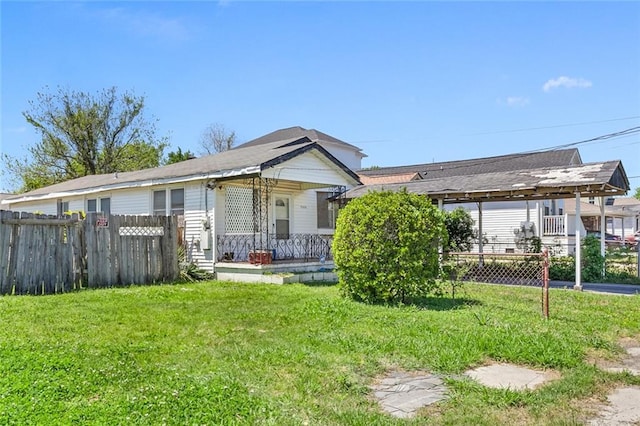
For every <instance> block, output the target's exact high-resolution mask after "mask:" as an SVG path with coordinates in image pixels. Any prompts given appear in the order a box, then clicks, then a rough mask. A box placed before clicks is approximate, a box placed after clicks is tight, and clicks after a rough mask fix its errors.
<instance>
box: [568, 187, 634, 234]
mask: <svg viewBox="0 0 640 426" xmlns="http://www.w3.org/2000/svg"><path fill="white" fill-rule="evenodd" d="M603 201H604V209H601V206H602V204H601V203H602V202H603ZM565 211H566V213H567V214H569V215H575V212H576V203H575V200H566V201H565ZM602 213H604V218H605V232H607V233H610V234H614V235H617V236H619V237H621V239H622V240H624V239H625V237H627V236H629V235H633V233H635V232H637V231H638V230H640V200H638V199H637V198H634V197H607V198H604V199H603V198H601V197H591V198H588V199H587V200H586V201H583V202H581V203H580V217H581V218H582V222H583V223H584V226H585V228H586V230H587V231H594V232H599V231H600V224H601V223H600V221H601V217H602Z"/></svg>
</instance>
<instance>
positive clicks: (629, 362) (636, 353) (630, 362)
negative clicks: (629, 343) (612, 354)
mask: <svg viewBox="0 0 640 426" xmlns="http://www.w3.org/2000/svg"><path fill="white" fill-rule="evenodd" d="M626 351H627V354H628V355H629V356H628V357H627V358H625V359H623V360H622V361H621V363H620V364H617V365H615V366H611V367H605V370H606V371H608V372H610V373H623V372H627V373H629V374H633V375H634V376H640V347H631V348H627V349H626Z"/></svg>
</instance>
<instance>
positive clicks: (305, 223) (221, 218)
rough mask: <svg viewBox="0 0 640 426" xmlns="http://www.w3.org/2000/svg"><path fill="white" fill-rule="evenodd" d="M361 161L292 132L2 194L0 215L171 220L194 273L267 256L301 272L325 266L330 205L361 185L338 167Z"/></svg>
mask: <svg viewBox="0 0 640 426" xmlns="http://www.w3.org/2000/svg"><path fill="white" fill-rule="evenodd" d="M363 156H364V154H363V153H362V152H361V150H360V149H359V148H357V147H354V146H353V145H350V144H347V143H345V142H342V141H340V140H338V139H336V138H333V137H330V136H328V135H325V134H323V133H321V132H317V131H315V130H306V129H303V128H301V127H294V128H289V129H282V130H279V131H276V132H273V133H270V134H269V135H266V136H263V137H262V138H258V139H256V140H254V141H250V142H247V143H246V144H243V145H241V146H238V147H237V148H234V149H232V150H229V151H226V152H222V153H219V154H216V155H210V156H206V157H201V158H195V159H191V160H187V161H183V162H180V163H175V164H171V165H167V166H163V167H157V168H153V169H145V170H140V171H134V172H124V173H115V174H108V175H95V176H85V177H81V178H78V179H74V180H70V181H67V182H62V183H59V184H55V185H51V186H48V187H44V188H40V189H37V190H34V191H31V192H27V193H23V194H19V195H14V196H9V197H7V198H5V199H4V200H2V201H1V204H0V208H2V209H4V210H14V211H26V212H41V213H44V214H62V213H63V212H66V211H84V212H92V211H98V212H104V213H106V214H109V213H110V214H127V215H169V214H177V215H179V216H182V217H183V218H184V221H183V226H182V236H181V237H182V238H183V240H184V244H185V247H186V248H187V252H188V256H189V259H190V260H192V261H193V262H195V263H197V264H198V265H199V266H200V267H201V268H203V269H206V270H209V271H216V265H221V264H226V265H227V266H228V264H229V263H241V262H246V261H248V260H252V261H254V263H270V262H271V261H273V260H274V256H275V260H285V259H287V260H288V261H291V262H300V261H302V262H303V263H306V264H307V266H308V264H310V263H313V262H311V261H316V263H319V264H321V263H322V262H320V261H321V260H327V259H325V257H326V256H327V255H328V248H329V247H330V241H331V235H332V234H333V229H334V227H335V217H334V216H335V215H334V209H333V207H332V206H333V203H331V202H330V201H329V198H332V197H335V196H337V195H340V194H341V193H343V192H344V191H345V190H347V189H348V188H351V187H353V186H356V185H359V184H360V181H359V179H358V176H357V175H356V174H355V173H354V172H353V171H352V170H351V168H350V167H349V166H347V164H349V165H350V166H351V167H357V168H359V166H360V163H359V162H360V160H361V159H362V157H363ZM267 255H268V256H267ZM298 266H299V265H298Z"/></svg>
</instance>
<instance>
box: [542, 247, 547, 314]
mask: <svg viewBox="0 0 640 426" xmlns="http://www.w3.org/2000/svg"><path fill="white" fill-rule="evenodd" d="M542 264H543V270H542V314H543V315H544V317H545V318H546V319H549V250H548V249H547V248H546V247H545V248H544V249H543V250H542Z"/></svg>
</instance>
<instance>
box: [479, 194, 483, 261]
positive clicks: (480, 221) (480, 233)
mask: <svg viewBox="0 0 640 426" xmlns="http://www.w3.org/2000/svg"><path fill="white" fill-rule="evenodd" d="M483 238H484V237H483V235H482V201H478V251H479V252H480V253H484V242H483V241H482V240H483Z"/></svg>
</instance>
